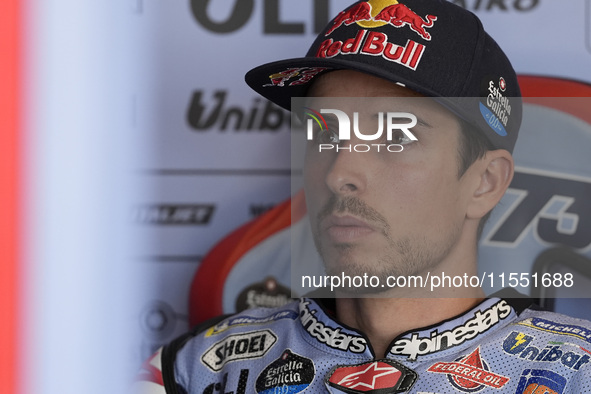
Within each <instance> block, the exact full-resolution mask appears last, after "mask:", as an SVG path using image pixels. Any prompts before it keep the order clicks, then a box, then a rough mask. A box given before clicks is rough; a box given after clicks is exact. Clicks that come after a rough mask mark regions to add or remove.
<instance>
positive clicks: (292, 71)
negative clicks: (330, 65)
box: [263, 67, 327, 87]
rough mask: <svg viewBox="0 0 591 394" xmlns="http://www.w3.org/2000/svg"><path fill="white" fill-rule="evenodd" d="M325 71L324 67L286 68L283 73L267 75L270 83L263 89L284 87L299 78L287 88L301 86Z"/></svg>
mask: <svg viewBox="0 0 591 394" xmlns="http://www.w3.org/2000/svg"><path fill="white" fill-rule="evenodd" d="M324 70H327V68H326V67H294V68H288V69H286V70H284V71H280V72H277V73H275V74H271V75H269V79H270V80H271V83H269V84H265V85H263V86H264V87H267V86H279V87H284V86H285V84H286V83H287V82H288V81H289V80H291V79H293V78H296V77H298V76H299V78H298V79H296V80H295V81H292V82H290V83H289V86H295V85H303V84H305V83H308V82H310V80H311V79H312V78H314V77H315V76H316V75H317V74H318V73H320V72H322V71H324Z"/></svg>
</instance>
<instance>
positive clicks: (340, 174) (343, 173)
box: [325, 140, 371, 195]
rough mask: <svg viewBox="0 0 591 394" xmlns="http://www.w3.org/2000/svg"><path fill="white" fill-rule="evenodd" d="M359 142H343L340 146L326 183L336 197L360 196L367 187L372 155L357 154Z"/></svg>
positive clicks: (365, 153)
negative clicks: (356, 149)
mask: <svg viewBox="0 0 591 394" xmlns="http://www.w3.org/2000/svg"><path fill="white" fill-rule="evenodd" d="M357 142H358V141H357ZM357 142H356V141H355V140H351V141H342V142H341V143H340V144H339V145H338V153H337V154H335V155H334V156H333V160H332V163H331V166H330V169H329V171H328V173H327V174H326V179H325V182H326V184H327V186H328V188H329V189H330V190H331V191H332V192H333V193H334V194H336V195H359V194H361V193H363V192H364V191H365V189H366V187H367V180H368V175H369V174H368V171H369V170H370V169H369V161H368V159H369V157H368V156H370V155H371V153H370V152H356V151H355V146H356V144H357ZM335 149H337V147H335Z"/></svg>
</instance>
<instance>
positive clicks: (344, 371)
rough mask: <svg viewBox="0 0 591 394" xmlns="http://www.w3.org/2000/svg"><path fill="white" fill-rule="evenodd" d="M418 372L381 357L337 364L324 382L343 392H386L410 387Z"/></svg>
mask: <svg viewBox="0 0 591 394" xmlns="http://www.w3.org/2000/svg"><path fill="white" fill-rule="evenodd" d="M417 378H418V374H417V373H416V372H415V371H413V370H412V369H410V368H407V367H405V366H404V365H402V364H400V363H399V362H397V361H394V360H389V359H382V360H373V361H370V362H366V363H362V364H355V365H337V366H336V367H334V368H333V369H332V370H331V371H330V372H329V373H328V375H327V377H326V379H325V384H326V386H327V388H328V390H329V391H330V392H332V390H331V387H334V388H336V389H338V390H339V391H344V392H345V393H351V394H357V393H372V394H388V393H402V392H406V391H408V390H410V389H411V387H412V386H413V385H414V383H415V382H416V380H417Z"/></svg>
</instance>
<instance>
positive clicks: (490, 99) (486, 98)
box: [480, 77, 511, 137]
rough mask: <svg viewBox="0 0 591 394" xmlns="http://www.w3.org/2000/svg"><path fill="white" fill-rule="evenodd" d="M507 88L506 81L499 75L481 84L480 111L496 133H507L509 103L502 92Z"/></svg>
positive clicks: (509, 114)
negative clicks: (496, 78)
mask: <svg viewBox="0 0 591 394" xmlns="http://www.w3.org/2000/svg"><path fill="white" fill-rule="evenodd" d="M505 90H507V81H506V80H505V78H503V77H500V78H499V79H498V81H497V80H492V79H490V80H488V81H487V82H486V84H484V86H483V91H482V95H481V96H482V98H481V100H480V113H481V114H482V117H483V118H484V120H485V121H486V123H487V124H488V125H489V126H490V128H491V129H493V130H494V132H495V133H497V134H498V135H500V136H502V137H505V136H506V135H507V130H506V127H507V124H508V123H509V117H510V116H511V103H510V101H509V98H508V97H505V95H504V92H505Z"/></svg>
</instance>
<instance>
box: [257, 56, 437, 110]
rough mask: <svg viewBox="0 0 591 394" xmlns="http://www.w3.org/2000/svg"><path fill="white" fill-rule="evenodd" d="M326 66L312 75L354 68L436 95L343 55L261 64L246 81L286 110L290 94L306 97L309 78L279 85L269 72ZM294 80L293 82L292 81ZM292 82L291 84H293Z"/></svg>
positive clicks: (429, 94)
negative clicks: (273, 84)
mask: <svg viewBox="0 0 591 394" xmlns="http://www.w3.org/2000/svg"><path fill="white" fill-rule="evenodd" d="M318 67H322V68H326V70H323V71H321V72H319V73H317V74H316V75H315V76H314V78H316V77H317V76H318V75H321V74H324V73H327V72H330V71H335V70H354V71H359V72H362V73H366V74H370V75H373V76H376V77H379V78H383V79H385V80H387V81H390V82H393V83H396V84H398V85H401V86H404V87H406V88H408V89H411V90H413V91H415V92H417V93H420V94H423V95H425V96H428V97H436V96H437V95H436V94H435V92H433V91H429V90H428V89H424V88H421V87H420V86H418V85H416V84H414V83H412V82H411V81H407V80H405V79H404V78H400V77H398V76H396V75H393V74H392V71H391V70H388V71H385V70H383V69H381V68H379V67H375V66H372V65H369V64H364V63H360V62H352V61H347V60H342V59H326V58H313V57H302V58H294V59H286V60H280V61H277V62H272V63H267V64H263V65H261V66H258V67H256V68H253V69H252V70H250V71H249V72H248V73H247V74H246V76H245V80H246V83H247V84H248V85H249V86H250V87H251V88H252V89H253V90H254V91H256V92H257V93H259V94H260V95H261V96H263V97H265V98H266V99H268V100H270V101H272V102H274V103H275V104H277V105H279V106H280V107H282V108H285V109H286V110H288V111H289V110H290V109H291V98H292V97H305V96H306V95H307V91H308V89H309V87H310V85H311V82H312V81H313V80H314V78H312V80H311V81H310V82H308V83H303V84H301V83H298V78H297V77H295V78H293V79H292V80H288V81H286V82H285V84H284V85H282V86H272V84H271V83H270V82H271V78H270V76H271V75H274V74H277V73H281V72H283V71H284V70H288V69H294V68H302V69H304V68H318ZM294 82H296V83H294ZM292 83H294V84H292Z"/></svg>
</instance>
